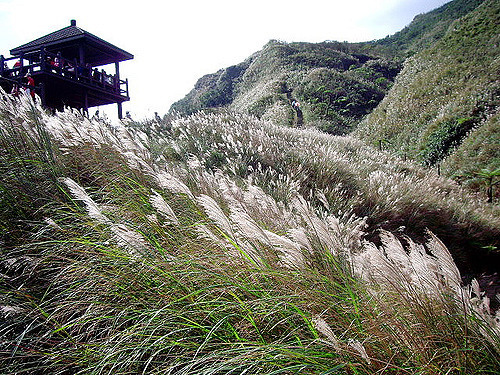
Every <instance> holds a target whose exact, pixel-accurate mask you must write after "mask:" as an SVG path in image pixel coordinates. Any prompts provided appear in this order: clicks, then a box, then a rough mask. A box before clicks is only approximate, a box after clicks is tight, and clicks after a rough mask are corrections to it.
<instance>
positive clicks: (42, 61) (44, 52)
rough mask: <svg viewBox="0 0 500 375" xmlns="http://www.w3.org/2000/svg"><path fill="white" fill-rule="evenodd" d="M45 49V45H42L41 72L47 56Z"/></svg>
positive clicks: (43, 69)
mask: <svg viewBox="0 0 500 375" xmlns="http://www.w3.org/2000/svg"><path fill="white" fill-rule="evenodd" d="M46 52H47V51H46V50H45V47H42V50H41V51H40V70H41V71H42V72H44V71H45V60H46V58H47V54H46ZM42 104H43V102H42Z"/></svg>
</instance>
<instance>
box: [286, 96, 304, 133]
mask: <svg viewBox="0 0 500 375" xmlns="http://www.w3.org/2000/svg"><path fill="white" fill-rule="evenodd" d="M285 93H286V98H287V99H288V102H289V103H290V105H291V106H292V108H293V110H294V111H295V114H296V116H295V126H302V125H304V115H303V114H302V110H301V109H300V104H299V101H298V100H297V99H294V98H293V97H292V89H288V90H285Z"/></svg>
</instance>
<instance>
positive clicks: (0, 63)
mask: <svg viewBox="0 0 500 375" xmlns="http://www.w3.org/2000/svg"><path fill="white" fill-rule="evenodd" d="M4 60H5V57H3V55H0V77H3V69H4V68H3V63H4Z"/></svg>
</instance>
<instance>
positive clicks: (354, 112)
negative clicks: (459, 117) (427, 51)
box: [171, 41, 400, 134]
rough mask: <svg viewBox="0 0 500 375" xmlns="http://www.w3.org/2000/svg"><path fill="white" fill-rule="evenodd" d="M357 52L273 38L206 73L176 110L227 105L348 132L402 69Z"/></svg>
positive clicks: (348, 47)
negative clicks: (294, 104) (232, 63)
mask: <svg viewBox="0 0 500 375" xmlns="http://www.w3.org/2000/svg"><path fill="white" fill-rule="evenodd" d="M357 50H358V48H357V47H355V46H352V45H349V44H348V43H338V42H324V43H318V44H313V43H284V42H280V41H270V42H269V43H268V44H267V45H266V46H264V48H263V49H262V50H261V51H259V52H257V53H255V54H254V55H253V56H251V57H250V58H249V59H247V60H246V61H245V62H243V63H241V64H239V65H235V66H232V67H229V68H227V69H222V70H220V71H219V72H217V73H215V74H210V75H206V76H204V77H202V78H201V79H200V80H199V81H198V82H197V84H196V85H195V88H194V89H193V90H192V91H191V92H190V93H189V94H188V95H187V96H186V97H185V98H184V99H182V100H180V101H178V102H176V103H174V104H173V105H172V107H171V111H177V112H179V113H181V114H190V113H194V112H196V111H197V110H200V109H205V108H214V107H225V108H229V109H232V110H236V111H239V112H244V113H249V114H252V115H255V116H257V117H259V118H263V119H271V120H273V121H275V122H279V123H282V124H284V125H292V126H297V125H301V124H303V123H307V124H309V125H313V126H315V127H318V128H320V129H321V130H324V131H326V132H328V133H332V134H345V133H347V132H349V131H350V130H351V128H352V127H353V126H354V125H356V124H357V123H358V122H359V120H360V119H361V118H362V117H363V116H364V115H366V114H367V113H369V112H370V111H371V110H373V108H375V106H376V105H377V104H378V103H379V102H380V101H381V100H382V98H383V97H384V95H385V94H386V93H387V90H388V89H389V87H390V86H391V85H392V82H393V79H394V77H395V76H396V75H397V73H398V72H399V70H400V64H399V63H396V62H391V61H388V60H386V59H384V58H383V57H381V56H376V55H369V54H366V53H358V52H357ZM293 100H298V101H299V103H300V104H301V107H300V111H296V110H294V108H293V107H292V106H291V102H292V101H293Z"/></svg>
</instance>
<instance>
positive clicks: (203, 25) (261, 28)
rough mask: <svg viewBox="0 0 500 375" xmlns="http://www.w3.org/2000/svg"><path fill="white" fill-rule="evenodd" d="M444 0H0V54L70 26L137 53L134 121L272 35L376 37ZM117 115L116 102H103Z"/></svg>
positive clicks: (291, 38) (125, 70)
mask: <svg viewBox="0 0 500 375" xmlns="http://www.w3.org/2000/svg"><path fill="white" fill-rule="evenodd" d="M448 1H449V0H377V1H374V0H341V1H338V0H302V1H296V0H287V1H285V0H253V1H244V2H243V1H238V0H211V1H207V0H175V1H171V0H163V1H161V0H135V1H124V0H100V1H97V0H80V1H72V0H66V1H63V2H54V1H43V0H42V1H40V0H22V1H20V0H0V25H1V27H2V32H1V33H0V54H4V55H5V56H9V51H10V49H12V48H14V47H17V46H19V45H21V44H24V43H27V42H29V41H31V40H34V39H36V38H38V37H41V36H44V35H46V34H48V33H51V32H53V31H56V30H59V29H61V28H63V27H66V26H69V24H70V20H71V19H76V21H77V26H79V27H80V28H82V29H83V30H85V31H88V32H90V33H92V34H94V35H96V36H98V37H100V38H102V39H105V40H107V41H108V42H110V43H112V44H114V45H116V46H117V47H120V48H122V49H124V50H126V51H127V52H130V53H132V54H133V55H134V56H135V57H134V59H133V60H130V61H125V62H123V63H121V64H120V74H121V76H122V78H125V77H126V78H128V79H129V83H130V85H129V89H130V97H131V100H130V102H126V103H124V105H123V108H124V111H130V112H131V113H132V115H133V116H134V117H136V118H139V119H140V118H144V117H152V116H153V113H154V112H155V111H157V112H158V113H159V114H160V115H161V114H164V113H166V112H167V111H168V109H169V107H170V105H171V104H172V103H173V102H175V101H177V100H179V99H181V98H182V97H184V95H186V94H187V93H188V92H189V91H190V90H191V89H192V88H193V86H194V84H195V82H196V81H197V79H198V78H200V77H201V76H203V75H205V74H208V73H214V72H216V71H217V70H219V69H221V68H225V67H228V66H231V65H235V64H237V63H240V62H242V61H243V60H245V59H246V58H247V57H248V56H250V55H251V54H252V53H254V52H256V51H258V50H260V49H261V48H262V47H263V46H264V45H265V44H266V43H267V42H268V41H269V40H270V39H279V40H283V41H287V42H322V41H325V40H338V41H348V42H360V41H368V40H374V39H379V38H383V37H385V36H387V35H391V34H394V33H395V32H397V31H399V30H401V29H402V28H403V27H404V26H406V25H408V24H409V23H410V22H411V20H412V19H413V18H414V17H415V16H416V15H417V14H420V13H425V12H428V11H430V10H432V9H435V8H437V7H439V6H441V5H443V4H445V3H447V2H448ZM102 109H103V110H104V111H106V112H108V113H109V115H110V117H111V116H115V117H116V109H115V108H112V109H110V108H102Z"/></svg>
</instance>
